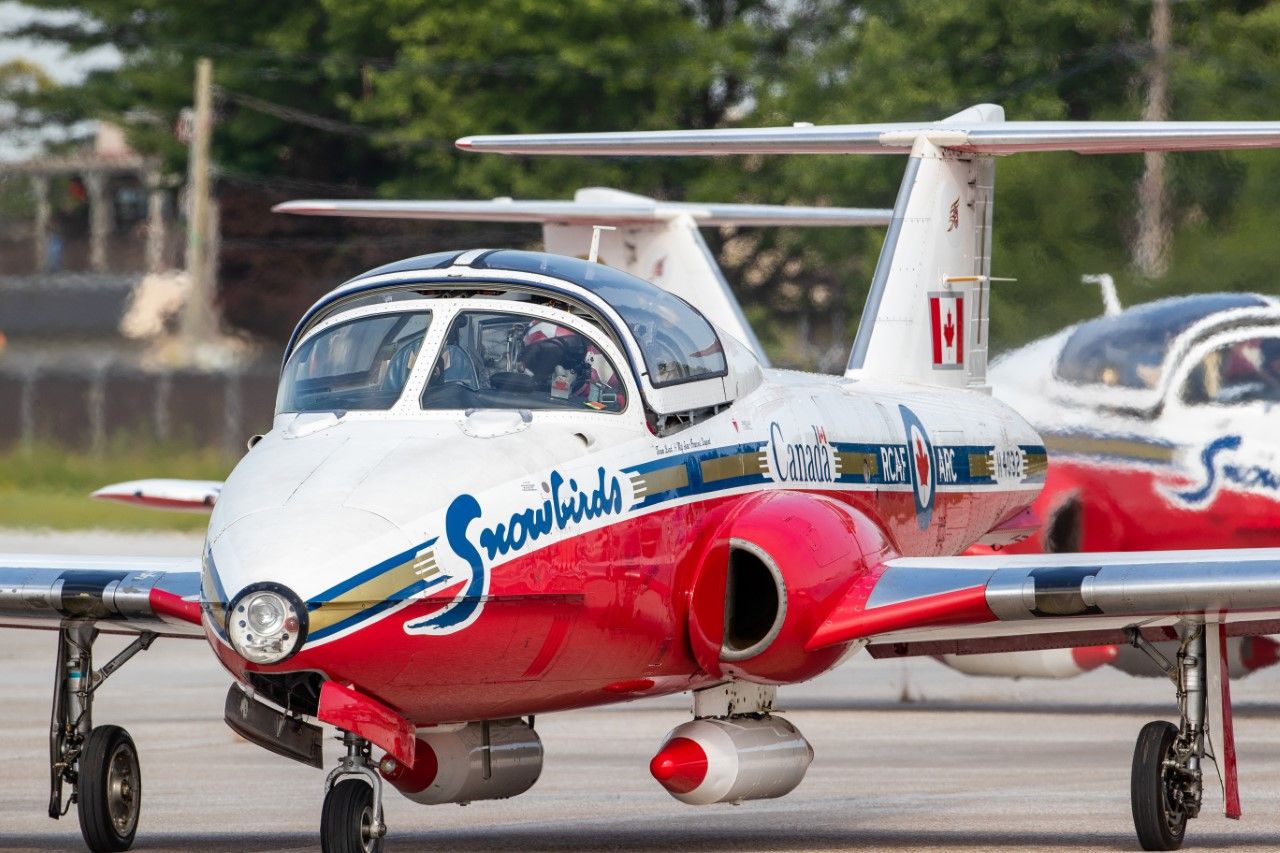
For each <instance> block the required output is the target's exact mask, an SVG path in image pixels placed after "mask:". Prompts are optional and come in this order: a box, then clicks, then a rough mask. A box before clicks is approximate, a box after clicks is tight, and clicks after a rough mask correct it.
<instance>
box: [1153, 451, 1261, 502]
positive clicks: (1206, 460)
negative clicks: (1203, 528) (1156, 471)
mask: <svg viewBox="0 0 1280 853" xmlns="http://www.w3.org/2000/svg"><path fill="white" fill-rule="evenodd" d="M1241 444H1242V440H1241V438H1240V436H1238V435H1224V436H1221V437H1219V438H1216V439H1214V440H1213V441H1211V442H1209V443H1208V444H1207V445H1205V447H1204V449H1203V450H1202V451H1200V454H1199V456H1198V457H1197V459H1196V462H1197V464H1198V465H1199V468H1200V470H1199V471H1198V472H1197V473H1196V480H1192V485H1190V486H1187V485H1180V486H1172V485H1168V484H1165V483H1157V484H1156V485H1157V489H1158V490H1159V491H1160V493H1161V494H1163V495H1164V496H1165V497H1166V498H1168V499H1169V500H1170V501H1171V502H1172V503H1173V504H1174V505H1175V506H1179V507H1182V508H1184V509H1202V508H1204V507H1206V506H1208V505H1209V504H1211V503H1213V501H1214V499H1215V498H1216V497H1217V496H1218V492H1219V491H1221V490H1222V489H1223V488H1234V489H1238V490H1240V491H1244V492H1253V493H1258V492H1262V493H1270V494H1271V495H1273V496H1277V497H1280V471H1276V470H1275V469H1273V468H1268V467H1266V466H1265V465H1260V464H1258V463H1257V462H1246V461H1243V460H1240V459H1239V458H1238V456H1239V451H1240V446H1241ZM1197 480H1199V481H1202V482H1199V484H1198V485H1196V484H1195V483H1196V482H1197Z"/></svg>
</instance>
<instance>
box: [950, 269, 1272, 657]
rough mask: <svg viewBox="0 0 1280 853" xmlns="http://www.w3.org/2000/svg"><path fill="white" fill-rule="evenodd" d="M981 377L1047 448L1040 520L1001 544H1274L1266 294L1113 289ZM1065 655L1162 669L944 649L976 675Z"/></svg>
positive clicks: (1068, 547)
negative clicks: (1101, 304)
mask: <svg viewBox="0 0 1280 853" xmlns="http://www.w3.org/2000/svg"><path fill="white" fill-rule="evenodd" d="M1110 301H1111V302H1112V303H1115V297H1114V291H1113V292H1112V295H1111V297H1110ZM991 384H992V388H993V392H994V393H995V395H996V397H998V398H1000V399H1001V400H1004V401H1005V402H1006V403H1008V404H1009V405H1011V406H1013V407H1014V408H1015V409H1017V410H1018V411H1019V412H1020V413H1022V414H1023V415H1024V416H1026V417H1027V419H1028V420H1029V421H1030V422H1031V423H1032V425H1034V426H1035V427H1036V429H1037V430H1039V431H1040V433H1041V435H1043V436H1044V439H1045V446H1046V447H1047V448H1048V449H1049V453H1050V455H1051V456H1052V458H1053V463H1052V464H1051V465H1050V466H1049V472H1048V475H1047V477H1046V479H1045V487H1044V490H1043V491H1042V492H1041V493H1040V496H1039V497H1038V498H1036V501H1035V504H1033V509H1034V511H1035V514H1036V517H1037V518H1038V519H1039V520H1040V525H1039V526H1038V527H1037V528H1036V530H1035V531H1034V532H1033V533H1032V535H1030V536H1028V537H1027V538H1026V539H1024V540H1022V541H1021V542H1016V543H1010V544H1009V545H1007V546H1004V548H1003V550H1004V552H1005V553H1037V552H1040V551H1049V552H1065V551H1144V550H1151V549H1158V548H1169V547H1175V548H1232V547H1235V548H1249V547H1261V546H1265V547H1275V546H1278V545H1280V526H1278V525H1277V524H1276V519H1277V518H1280V444H1277V442H1276V438H1275V434H1274V433H1273V432H1272V431H1271V430H1272V426H1271V421H1272V419H1273V416H1274V410H1275V407H1276V405H1277V403H1280V301H1278V300H1276V299H1275V298H1274V297H1271V296H1262V295H1258V294H1249V293H1206V294H1198V295H1194V296H1182V297H1174V298H1170V299H1162V300H1159V301H1156V302H1150V303H1146V304H1144V305H1138V306H1134V307H1131V308H1129V309H1128V310H1123V311H1122V310H1121V309H1120V308H1119V305H1118V303H1116V304H1114V306H1113V307H1111V308H1109V309H1108V311H1107V313H1106V315H1105V316H1102V317H1098V318H1095V319H1092V320H1088V321H1085V322H1083V323H1078V324H1076V325H1073V326H1070V327H1069V328H1066V329H1063V330H1062V331H1060V332H1058V333H1056V334H1054V335H1051V336H1049V337H1047V338H1043V339H1040V340H1037V341H1034V342H1032V343H1030V344H1027V345H1026V346H1024V347H1020V348H1019V349H1016V350H1014V351H1012V352H1009V353H1006V354H1004V355H1003V356H1001V357H1000V358H998V359H996V360H995V361H994V362H993V363H992V365H991ZM1157 649H1158V650H1160V651H1161V652H1163V653H1164V654H1165V655H1166V659H1167V655H1168V654H1170V653H1171V652H1172V649H1171V648H1169V647H1168V644H1157ZM1073 654H1074V656H1075V657H1074V658H1073V657H1072V655H1073ZM1229 654H1230V658H1231V667H1230V668H1231V672H1232V676H1233V677H1242V676H1244V675H1247V674H1249V673H1251V672H1255V671H1257V670H1258V669H1262V668H1264V667H1268V666H1272V665H1274V664H1275V663H1277V661H1278V660H1280V645H1277V643H1276V642H1275V641H1274V640H1272V639H1270V638H1266V637H1239V638H1234V639H1233V640H1232V642H1231V643H1230V648H1229ZM1075 658H1081V659H1083V661H1084V662H1085V663H1086V664H1087V663H1093V662H1096V663H1097V664H1098V665H1101V664H1103V663H1110V664H1112V665H1113V666H1116V667H1119V668H1120V669H1123V670H1124V671H1126V672H1129V673H1131V674H1133V675H1144V676H1158V675H1162V674H1163V670H1164V661H1163V660H1161V659H1160V658H1155V659H1153V658H1152V657H1150V656H1149V655H1147V654H1144V653H1143V652H1142V651H1140V650H1137V649H1134V648H1132V647H1128V646H1120V647H1102V648H1099V649H1094V650H1091V651H1089V652H1087V653H1086V652H1084V651H1083V650H1071V651H1070V652H1069V651H1067V650H1055V651H1052V652H1038V653H1035V654H1015V655H970V656H947V657H946V659H945V662H946V663H947V664H948V665H950V666H953V667H955V668H956V669H960V670H962V671H965V672H969V673H972V674H975V675H1005V676H1038V677H1052V678H1064V677H1071V676H1075V675H1079V674H1080V673H1081V672H1084V671H1087V669H1089V668H1090V667H1088V666H1087V665H1086V666H1080V665H1075V666H1073V665H1072V662H1075Z"/></svg>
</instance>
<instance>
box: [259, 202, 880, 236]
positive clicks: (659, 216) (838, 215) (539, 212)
mask: <svg viewBox="0 0 1280 853" xmlns="http://www.w3.org/2000/svg"><path fill="white" fill-rule="evenodd" d="M618 195H622V194H621V193H619V194H618ZM627 195H628V198H627V200H626V201H617V202H598V201H597V202H591V201H581V200H575V201H561V200H531V201H516V200H514V199H503V198H497V199H493V200H492V201H347V200H327V199H307V200H300V201H287V202H284V203H283V204H278V205H276V206H275V207H273V208H272V210H273V211H275V212H276V213H294V214H299V215H303V216H355V217H364V218H371V219H428V220H451V221H459V222H532V223H556V224H562V225H597V224H616V225H640V224H647V223H654V222H666V221H668V220H671V219H674V218H675V217H677V216H680V215H682V214H686V215H688V216H690V217H692V218H693V220H694V221H695V222H697V223H698V225H700V226H717V225H737V226H745V227H750V226H786V225H795V226H804V227H809V228H812V227H819V228H820V227H841V226H844V227H848V226H856V225H887V224H889V219H890V217H891V216H892V215H893V211H891V210H878V209H873V208H860V207H789V206H787V205H775V204H698V203H691V202H664V201H655V200H653V199H649V198H645V197H643V196H630V195H629V194H627Z"/></svg>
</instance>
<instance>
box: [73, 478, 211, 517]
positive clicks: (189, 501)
mask: <svg viewBox="0 0 1280 853" xmlns="http://www.w3.org/2000/svg"><path fill="white" fill-rule="evenodd" d="M221 493H222V483H221V482H220V481H218V480H159V479H157V480H130V481H129V482H127V483H113V484H112V485H110V486H103V487H102V488H101V489H98V490H97V491H96V492H94V493H93V494H92V495H90V497H93V498H96V499H97V500H100V501H116V502H118V503H126V504H133V505H134V506H145V507H150V508H151V509H168V510H179V511H183V510H185V511H189V512H208V511H209V510H211V509H213V505H214V504H215V503H217V502H218V495H220V494H221Z"/></svg>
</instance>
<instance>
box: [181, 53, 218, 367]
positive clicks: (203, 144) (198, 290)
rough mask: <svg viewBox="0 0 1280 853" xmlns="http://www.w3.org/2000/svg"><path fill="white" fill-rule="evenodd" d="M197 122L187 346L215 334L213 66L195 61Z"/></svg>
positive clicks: (190, 179)
mask: <svg viewBox="0 0 1280 853" xmlns="http://www.w3.org/2000/svg"><path fill="white" fill-rule="evenodd" d="M195 104H196V111H195V121H194V123H193V125H194V126H193V127H192V131H191V144H190V150H189V154H188V161H187V205H188V213H187V276H188V278H189V280H190V290H189V291H188V293H187V301H186V304H185V305H184V306H183V310H182V337H183V339H184V343H185V344H186V345H188V346H196V345H199V344H201V343H206V342H208V341H211V340H212V339H213V336H214V332H215V323H214V314H213V281H212V277H211V276H210V275H209V271H210V263H209V257H208V250H209V137H210V135H211V133H212V130H213V63H212V62H211V61H210V60H209V59H208V58H207V57H201V58H199V59H197V60H196V86H195Z"/></svg>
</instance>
